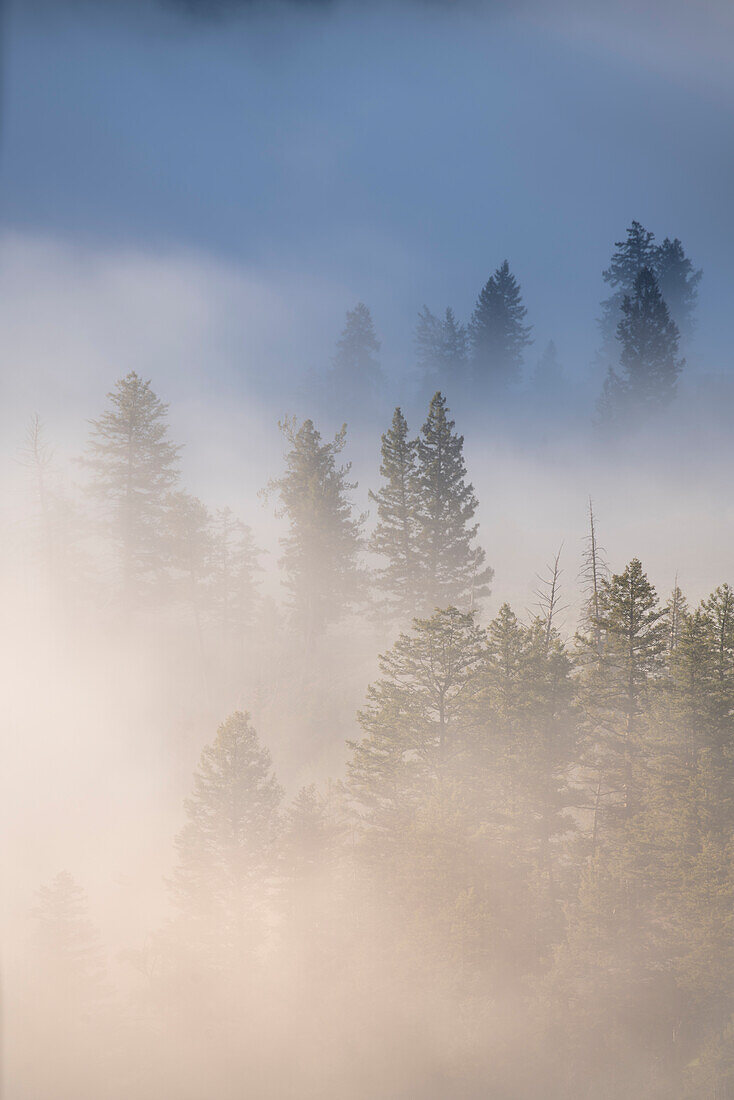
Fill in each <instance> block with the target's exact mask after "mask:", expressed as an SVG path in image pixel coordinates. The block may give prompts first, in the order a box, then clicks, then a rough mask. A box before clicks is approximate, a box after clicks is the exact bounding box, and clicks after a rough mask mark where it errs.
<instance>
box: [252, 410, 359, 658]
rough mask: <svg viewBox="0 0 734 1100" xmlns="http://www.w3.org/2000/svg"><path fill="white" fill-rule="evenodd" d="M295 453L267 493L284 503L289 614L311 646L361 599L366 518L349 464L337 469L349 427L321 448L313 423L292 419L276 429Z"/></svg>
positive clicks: (281, 512)
mask: <svg viewBox="0 0 734 1100" xmlns="http://www.w3.org/2000/svg"><path fill="white" fill-rule="evenodd" d="M279 427H280V429H281V431H282V432H283V435H284V436H285V438H286V440H287V441H288V444H289V445H290V450H289V451H288V453H287V454H286V460H285V461H286V470H285V473H284V474H283V476H282V477H280V478H277V479H275V480H273V481H271V482H270V485H269V491H271V492H276V493H277V494H278V497H279V498H280V512H279V514H281V515H283V516H285V518H286V519H287V520H288V523H289V526H290V531H289V533H288V534H287V535H286V536H285V538H283V539H282V540H281V545H282V547H283V556H282V558H281V565H282V566H283V569H284V570H285V574H286V585H287V587H288V589H289V591H290V596H291V609H292V611H293V616H294V620H295V622H296V624H297V626H298V628H299V629H300V630H301V631H302V632H303V634H304V636H305V637H306V639H309V638H312V637H314V636H315V635H317V634H320V633H322V632H323V631H324V630H325V628H326V627H327V626H328V625H329V624H330V623H333V622H336V621H338V620H339V619H340V618H342V616H343V615H344V614H345V613H346V611H347V610H348V608H349V607H350V605H351V604H352V603H353V602H354V601H355V600H356V599H357V598H358V596H359V594H360V588H361V575H360V569H359V563H358V555H359V551H360V550H361V548H362V534H361V532H362V526H363V523H364V517H363V516H357V517H355V516H354V515H353V512H352V505H351V502H350V500H349V494H350V493H351V492H352V491H353V490H354V489H356V487H357V486H356V483H352V482H350V481H348V474H349V470H350V468H351V463H347V464H346V465H344V466H338V465H337V461H336V459H337V455H338V454H339V453H340V452H341V451H342V449H343V447H344V443H345V441H346V433H347V429H346V425H344V427H343V428H342V429H341V431H339V432H337V434H336V435H335V436H334V439H333V440H332V442H330V443H322V441H321V434H320V433H319V432H318V431H317V430H316V428H315V427H314V424H313V421H312V420H304V421H303V423H302V424H301V425H300V426H299V425H298V423H297V421H296V419H295V417H292V418H289V419H286V420H284V421H282V422H281V423H280V424H279Z"/></svg>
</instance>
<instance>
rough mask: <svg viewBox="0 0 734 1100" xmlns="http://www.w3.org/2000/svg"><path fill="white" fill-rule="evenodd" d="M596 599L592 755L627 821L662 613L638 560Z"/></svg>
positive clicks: (659, 656)
mask: <svg viewBox="0 0 734 1100" xmlns="http://www.w3.org/2000/svg"><path fill="white" fill-rule="evenodd" d="M599 595H600V600H599V603H600V614H599V625H600V627H601V631H602V636H603V654H604V656H603V665H602V670H601V675H600V676H599V677H598V678H596V680H595V681H594V692H595V694H596V700H595V709H596V713H597V716H598V717H597V725H596V730H595V738H594V739H595V745H594V754H598V760H599V761H600V766H601V770H602V771H603V773H604V785H605V789H606V792H607V795H608V799H609V802H610V803H611V806H612V808H613V810H614V812H615V813H616V812H618V811H620V810H621V812H622V813H623V815H624V816H625V817H627V818H629V817H630V816H631V815H632V813H633V812H634V810H635V808H636V806H637V795H638V788H639V783H640V769H641V768H642V767H644V759H645V752H646V747H645V743H644V733H645V721H644V713H645V705H644V704H645V702H646V699H647V694H648V690H649V685H650V681H651V679H653V678H654V677H656V676H659V675H660V674H661V673H662V670H663V660H664V655H665V650H666V643H667V634H668V624H667V621H666V620H667V612H666V609H665V608H663V607H660V604H659V600H658V596H657V593H656V591H655V588H654V587H653V585H652V584H650V581H649V580H648V578H647V576H646V574H645V572H644V570H643V568H642V564H641V563H640V561H639V559H637V558H633V559H632V561H631V562H630V563H629V565H628V566H627V567H626V568H625V570H624V572H622V573H619V574H614V575H613V576H612V577H611V578H609V579H605V580H604V581H602V584H601V589H600V594H599Z"/></svg>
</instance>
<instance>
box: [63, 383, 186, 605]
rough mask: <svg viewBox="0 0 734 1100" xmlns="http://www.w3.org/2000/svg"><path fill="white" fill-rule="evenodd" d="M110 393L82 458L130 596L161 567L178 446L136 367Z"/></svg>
mask: <svg viewBox="0 0 734 1100" xmlns="http://www.w3.org/2000/svg"><path fill="white" fill-rule="evenodd" d="M108 397H109V400H110V407H109V408H108V409H107V410H106V411H105V412H104V413H103V414H102V415H101V416H100V417H99V418H98V419H97V420H93V421H92V422H91V423H92V432H91V436H90V440H89V444H88V447H87V453H86V455H85V457H84V459H83V462H84V465H85V466H86V467H87V468H88V469H89V471H90V473H91V476H92V490H93V492H94V493H95V494H96V495H97V496H98V497H99V499H100V500H101V501H102V503H103V505H104V506H105V510H106V523H107V530H108V532H109V535H110V537H111V538H112V540H113V541H114V543H115V544H116V545H117V547H118V549H119V554H120V566H121V574H122V587H123V593H124V596H125V598H126V599H129V598H130V597H132V596H133V595H135V594H139V593H140V591H141V589H142V587H143V586H144V585H145V584H146V582H148V581H149V580H150V579H151V577H153V576H154V575H155V574H156V573H159V572H160V570H161V565H162V559H163V546H162V541H163V539H164V537H165V536H164V529H165V524H164V522H163V520H164V516H165V511H166V507H167V502H168V494H169V492H170V490H171V488H172V487H173V486H174V485H175V483H176V481H177V479H178V452H179V449H180V448H179V447H177V446H175V445H174V444H173V443H171V442H170V441H169V439H168V426H167V424H166V412H167V410H168V406H167V405H165V404H164V403H163V402H162V401H161V400H160V399H159V398H158V397H157V396H156V395H155V393H154V392H153V390H152V389H151V385H150V382H144V381H143V380H142V378H140V377H139V375H137V374H136V373H135V371H131V372H130V374H128V375H126V377H125V378H122V379H120V381H119V382H118V383H117V384H116V386H115V389H114V390H113V391H112V392H111V393H109V394H108Z"/></svg>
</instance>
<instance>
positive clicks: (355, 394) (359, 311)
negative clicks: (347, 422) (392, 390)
mask: <svg viewBox="0 0 734 1100" xmlns="http://www.w3.org/2000/svg"><path fill="white" fill-rule="evenodd" d="M379 350H380V341H379V340H378V339H377V334H376V332H375V326H374V322H373V320H372V314H371V313H370V311H369V309H368V308H367V306H366V305H365V304H364V302H358V303H357V305H356V306H355V307H354V309H348V310H347V319H346V324H345V325H344V329H343V331H342V334H341V336H340V337H339V339H338V340H337V344H336V354H335V356H334V359H333V361H332V377H333V383H334V386H335V387H336V389H337V391H338V392H339V393H341V394H343V395H345V396H346V397H347V398H348V399H349V400H350V401H351V402H353V403H354V405H355V407H356V408H360V409H364V408H365V406H366V407H368V408H369V407H371V406H372V404H373V403H374V401H375V398H376V395H377V394H378V392H379V390H380V388H381V386H382V382H383V377H382V371H381V369H380V364H379V361H378V359H377V355H378V352H379Z"/></svg>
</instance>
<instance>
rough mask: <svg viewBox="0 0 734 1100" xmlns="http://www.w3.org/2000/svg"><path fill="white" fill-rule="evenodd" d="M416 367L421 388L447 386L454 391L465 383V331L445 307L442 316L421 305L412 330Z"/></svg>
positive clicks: (435, 388)
mask: <svg viewBox="0 0 734 1100" xmlns="http://www.w3.org/2000/svg"><path fill="white" fill-rule="evenodd" d="M415 347H416V358H417V361H418V367H419V368H420V371H421V375H422V378H423V383H424V385H423V389H424V390H427V391H428V392H429V393H435V392H436V390H437V389H446V388H447V387H450V388H452V389H453V391H454V392H456V390H457V389H459V388H461V387H463V386H464V385H465V383H466V369H467V357H468V335H467V331H466V327H465V326H464V325H462V324H460V323H459V322H458V321H457V320H456V317H455V315H454V311H453V310H452V309H451V307H449V308H448V309H447V310H446V313H445V314H444V317H443V319H441V318H439V317H436V315H435V314H433V313H431V311H430V309H428V307H427V306H424V307H423V309H422V310H421V312H420V313H419V314H418V324H417V326H416V331H415Z"/></svg>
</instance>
